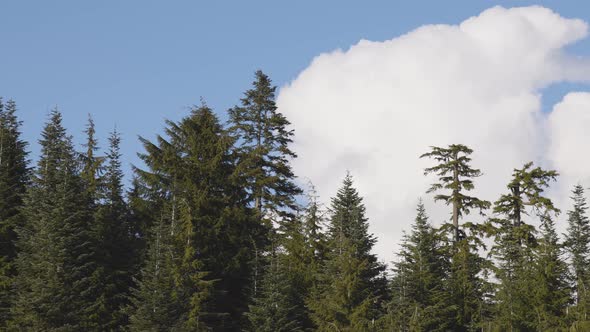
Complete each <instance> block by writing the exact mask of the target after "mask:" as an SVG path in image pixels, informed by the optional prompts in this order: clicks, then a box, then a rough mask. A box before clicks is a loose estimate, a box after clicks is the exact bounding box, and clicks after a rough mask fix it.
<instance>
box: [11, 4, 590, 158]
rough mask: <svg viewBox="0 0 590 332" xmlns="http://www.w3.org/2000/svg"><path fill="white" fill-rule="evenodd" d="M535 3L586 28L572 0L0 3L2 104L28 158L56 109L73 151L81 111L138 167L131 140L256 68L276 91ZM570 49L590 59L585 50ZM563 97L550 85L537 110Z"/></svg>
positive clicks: (586, 10)
mask: <svg viewBox="0 0 590 332" xmlns="http://www.w3.org/2000/svg"><path fill="white" fill-rule="evenodd" d="M531 4H539V5H543V6H546V7H548V8H551V9H553V10H555V11H556V12H558V13H559V14H560V15H562V16H565V17H576V18H581V19H583V20H585V21H590V4H589V3H587V2H580V1H540V2H532V1H499V2H491V1H473V0H469V1H350V2H347V1H289V2H288V1H231V2H230V1H207V2H205V1H94V2H82V1H36V2H33V1H4V2H2V3H1V4H0V13H1V17H2V19H0V96H4V97H5V98H13V99H15V100H16V102H17V104H18V105H19V109H20V113H19V115H20V118H21V119H22V120H23V121H24V127H23V131H24V138H25V139H26V140H28V141H30V142H31V143H32V144H31V150H32V151H33V156H34V155H35V153H36V151H37V150H38V149H37V146H36V141H37V139H38V133H39V132H40V130H41V128H42V126H43V122H44V121H45V120H46V117H47V114H48V112H49V110H50V109H51V108H53V107H54V106H56V105H57V106H58V108H59V109H60V111H61V112H62V113H63V114H64V118H65V124H66V126H67V127H68V129H69V131H70V133H71V134H73V135H74V136H75V138H76V141H77V142H79V141H80V140H81V139H82V138H83V135H82V131H83V129H84V124H85V121H86V117H87V114H88V113H90V114H92V116H93V117H94V119H95V122H96V125H97V130H98V131H99V132H100V137H101V138H102V143H103V145H104V144H105V142H106V140H105V139H104V138H105V137H106V136H107V133H108V131H110V130H111V129H112V128H113V127H114V125H115V124H116V126H117V128H118V130H119V131H121V132H122V133H123V139H124V143H123V153H124V155H125V161H126V162H133V163H136V162H137V158H136V156H135V154H136V153H137V152H139V151H140V150H141V148H140V146H139V143H138V141H137V138H136V137H137V135H142V136H144V137H147V138H152V137H153V136H154V135H155V133H158V132H160V131H161V129H162V126H163V120H164V119H165V118H169V119H172V120H176V119H179V118H181V117H182V116H183V115H185V114H186V113H187V112H186V109H187V107H188V106H190V105H192V104H197V103H199V98H200V97H201V96H202V97H204V98H205V100H206V101H207V103H208V104H209V105H210V106H211V107H213V108H214V109H215V110H216V111H217V112H218V113H220V115H222V114H223V113H224V111H225V110H226V109H227V108H229V107H231V106H232V105H234V104H236V103H237V102H238V101H239V98H240V97H241V94H242V92H243V91H244V90H245V89H247V88H248V87H249V84H250V82H251V81H252V76H253V72H254V71H255V70H256V69H258V68H260V69H262V70H264V71H265V72H267V73H268V74H269V75H270V76H271V78H272V79H273V80H274V82H275V83H276V84H277V85H279V86H281V85H283V84H285V83H287V82H289V81H290V80H292V79H294V78H295V77H296V75H297V74H298V73H299V72H300V71H301V70H303V69H304V68H305V67H306V66H307V65H308V64H309V63H310V61H311V60H312V59H313V57H314V56H316V55H318V54H320V53H322V52H328V51H331V50H334V49H337V48H342V49H347V48H348V47H349V46H351V45H353V44H355V43H357V42H358V41H359V40H360V39H369V40H376V41H381V40H386V39H391V38H394V37H396V36H399V35H400V34H404V33H406V32H408V31H410V30H412V29H414V28H417V27H419V26H421V25H424V24H433V23H448V24H456V23H459V22H461V21H463V20H464V19H465V18H467V17H470V16H473V15H477V14H479V13H480V12H481V11H482V10H484V9H486V8H489V7H492V6H493V5H503V6H505V7H511V6H525V5H531ZM571 48H573V49H574V50H575V52H576V54H580V55H584V54H590V42H588V41H583V42H581V43H578V44H576V45H574V46H572V47H571ZM573 87H576V88H577V89H584V88H587V87H585V86H584V85H573ZM571 88H572V85H570V84H563V85H559V86H556V87H553V88H551V89H549V90H548V91H547V94H546V96H544V101H546V102H547V103H546V104H547V105H550V104H553V103H555V102H556V101H558V100H560V99H561V96H562V95H563V94H564V93H565V92H566V91H567V90H569V89H571ZM585 90H587V89H585ZM222 117H223V115H222ZM126 169H127V170H128V169H129V165H126Z"/></svg>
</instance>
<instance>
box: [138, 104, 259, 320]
mask: <svg viewBox="0 0 590 332" xmlns="http://www.w3.org/2000/svg"><path fill="white" fill-rule="evenodd" d="M167 125H168V126H167V128H166V133H167V136H168V137H169V139H165V138H163V137H158V142H157V144H155V143H152V142H149V141H147V140H145V139H142V142H143V144H144V147H145V149H146V153H145V154H143V155H142V159H143V160H144V162H145V163H146V164H147V166H148V167H149V168H150V171H149V172H147V171H139V173H140V175H141V176H142V178H143V180H144V181H146V182H148V183H149V184H150V185H151V186H152V187H155V188H157V189H158V190H160V191H161V192H162V196H163V197H164V199H165V201H166V202H165V203H166V204H165V205H164V206H165V207H166V208H167V209H168V211H167V212H165V214H166V215H168V216H170V217H169V218H167V220H169V223H170V225H169V226H168V228H169V229H170V236H171V244H170V250H171V257H172V259H173V260H172V264H173V265H172V267H173V275H174V287H175V290H173V291H172V290H171V291H169V292H170V293H175V294H176V297H177V298H178V302H179V303H185V305H184V306H181V307H179V308H178V310H179V311H180V314H179V319H181V320H182V321H181V322H179V325H178V326H183V327H184V328H189V329H193V328H197V326H199V328H205V327H208V328H214V329H225V330H239V329H240V327H241V320H242V316H243V313H244V312H245V311H246V309H247V302H248V301H247V295H248V292H247V291H248V289H249V277H250V262H251V261H252V256H253V255H252V254H253V248H252V242H251V238H253V237H256V236H257V233H259V232H260V227H259V226H257V225H258V224H257V223H254V219H253V218H252V217H251V212H250V210H249V209H248V208H247V207H246V204H247V201H246V195H245V192H244V190H243V189H242V188H241V187H240V185H241V184H242V181H241V177H240V176H239V174H237V173H236V172H235V168H234V165H235V156H234V154H233V153H232V151H231V148H232V146H233V143H234V141H233V138H231V137H230V136H228V135H227V134H226V132H225V131H224V130H223V128H222V127H221V125H220V124H219V122H218V120H217V117H216V116H215V115H214V114H213V112H212V111H211V110H210V109H209V108H208V107H207V106H205V105H202V106H201V107H198V108H195V109H193V110H192V111H191V114H190V115H189V116H188V117H186V118H184V119H182V120H181V121H180V122H178V123H175V122H172V121H168V122H167ZM152 241H153V240H152ZM152 247H153V244H152ZM148 263H149V260H148ZM154 273H155V272H154ZM144 278H145V273H144ZM150 278H152V279H153V278H156V276H151V277H150V276H148V280H147V281H146V280H143V281H142V285H143V284H145V283H146V282H150V281H149V280H151V279H150ZM140 290H141V287H140ZM162 291H165V290H162ZM142 294H143V292H142ZM136 303H137V301H136ZM139 303H141V301H139ZM138 310H142V309H141V308H139V309H138Z"/></svg>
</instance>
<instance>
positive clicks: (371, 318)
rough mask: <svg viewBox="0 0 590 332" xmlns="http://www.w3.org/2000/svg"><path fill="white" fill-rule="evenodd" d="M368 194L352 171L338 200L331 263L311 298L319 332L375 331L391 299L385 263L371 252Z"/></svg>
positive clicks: (330, 237)
mask: <svg viewBox="0 0 590 332" xmlns="http://www.w3.org/2000/svg"><path fill="white" fill-rule="evenodd" d="M374 243H375V237H374V236H373V235H372V234H370V233H369V232H368V220H367V218H366V217H365V207H364V205H363V203H362V198H361V197H360V196H359V194H358V192H357V191H356V189H355V188H354V187H353V182H352V177H351V176H350V175H349V174H347V175H346V177H345V179H344V181H343V185H342V187H341V188H340V189H339V190H338V193H337V194H336V197H334V198H333V199H332V205H331V218H330V223H329V230H328V253H327V258H326V263H325V265H324V267H323V269H322V271H321V273H320V274H319V276H318V282H319V285H318V287H317V289H316V290H315V292H314V294H312V296H311V297H310V300H309V306H310V308H311V310H312V313H311V318H312V320H313V321H314V323H315V324H316V326H317V328H318V331H333V330H338V331H372V330H375V329H376V328H377V326H376V321H377V320H378V319H379V318H380V316H381V314H382V304H383V301H384V300H386V299H387V295H388V294H387V284H386V280H385V278H384V277H383V272H384V269H385V267H384V265H382V264H381V263H379V262H378V261H377V257H376V256H375V255H374V254H372V253H371V249H372V247H373V245H374Z"/></svg>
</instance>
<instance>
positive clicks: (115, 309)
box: [89, 131, 134, 330]
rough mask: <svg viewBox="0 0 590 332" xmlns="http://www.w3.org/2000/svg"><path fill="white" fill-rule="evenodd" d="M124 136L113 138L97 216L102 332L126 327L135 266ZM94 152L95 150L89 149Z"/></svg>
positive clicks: (94, 312)
mask: <svg viewBox="0 0 590 332" xmlns="http://www.w3.org/2000/svg"><path fill="white" fill-rule="evenodd" d="M120 143H121V137H120V135H119V133H117V132H116V131H114V132H113V133H111V135H110V137H109V150H108V152H107V155H106V158H104V159H103V160H104V161H105V162H106V165H104V167H103V170H104V174H103V175H102V176H101V178H100V179H99V181H98V182H99V183H100V187H98V188H97V190H98V189H100V190H99V191H98V192H97V193H96V194H94V195H95V196H97V197H98V198H100V203H99V206H98V207H97V208H96V212H95V214H94V222H95V226H94V230H95V234H96V244H95V245H96V253H95V260H96V263H97V265H98V266H97V267H98V268H97V271H96V272H95V278H96V279H97V282H98V283H99V288H100V290H98V291H97V293H98V296H97V299H96V302H95V304H94V308H93V310H92V315H93V318H94V319H95V320H96V322H97V324H98V325H99V328H100V329H101V330H112V329H115V328H116V327H118V326H123V325H125V324H126V317H125V315H124V314H123V312H122V309H123V308H124V307H125V306H126V305H127V298H128V290H129V288H130V286H131V276H132V274H131V273H132V270H133V264H134V251H133V240H134V238H133V237H132V231H133V230H132V227H131V225H130V224H129V219H128V213H127V205H126V202H125V200H124V198H123V171H122V170H121V160H120V158H121V152H120V147H119V145H120ZM89 151H91V149H89Z"/></svg>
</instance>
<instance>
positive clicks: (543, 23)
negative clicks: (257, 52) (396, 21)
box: [277, 7, 590, 261]
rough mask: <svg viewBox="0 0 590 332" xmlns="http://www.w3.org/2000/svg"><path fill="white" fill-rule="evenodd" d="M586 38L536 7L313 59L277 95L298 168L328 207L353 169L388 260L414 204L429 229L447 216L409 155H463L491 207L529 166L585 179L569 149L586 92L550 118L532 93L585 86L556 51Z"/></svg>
mask: <svg viewBox="0 0 590 332" xmlns="http://www.w3.org/2000/svg"><path fill="white" fill-rule="evenodd" d="M587 30H588V25H587V24H586V23H585V22H583V21H581V20H577V19H568V18H563V17H561V16H560V15H558V14H556V13H554V12H552V11H551V10H549V9H546V8H542V7H524V8H512V9H505V8H502V7H494V8H491V9H488V10H486V11H484V12H482V13H481V14H480V15H478V16H476V17H472V18H469V19H467V20H465V21H463V22H462V23H460V24H459V25H428V26H423V27H420V28H418V29H416V30H414V31H411V32H409V33H407V34H405V35H403V36H399V37H396V38H393V39H391V40H387V41H367V40H361V41H359V42H358V43H357V44H356V45H353V46H352V47H350V49H348V50H335V51H333V52H330V53H326V54H321V55H319V56H317V57H316V58H315V59H313V61H312V62H311V64H310V65H309V66H308V67H307V68H306V69H305V70H303V71H302V72H301V73H300V74H299V75H298V77H297V78H296V79H294V80H293V81H292V82H290V83H289V84H287V85H286V86H284V87H283V88H282V89H281V90H280V93H279V96H278V98H277V103H278V106H279V109H280V111H281V112H283V113H284V114H285V115H286V116H287V117H288V118H289V119H290V120H291V122H292V124H293V128H294V129H295V131H296V140H295V146H294V147H295V150H296V151H297V153H298V154H299V158H298V159H297V160H296V161H295V163H294V168H295V171H296V172H297V174H299V175H300V177H302V178H309V179H311V181H312V182H313V183H314V184H315V185H316V187H317V189H318V191H319V193H320V194H321V196H322V198H323V200H324V201H325V202H329V197H330V196H332V195H333V194H334V193H335V191H336V189H337V188H338V186H339V185H340V182H341V180H342V177H343V176H344V174H345V171H346V170H350V171H351V173H352V174H353V176H354V177H355V179H356V184H357V186H358V188H359V190H360V192H361V194H362V195H363V196H364V197H365V203H366V205H367V209H368V214H369V217H370V220H371V231H372V232H374V233H375V235H377V236H378V238H379V242H378V244H377V246H376V248H375V250H376V252H377V253H378V254H379V255H380V257H382V258H383V260H386V261H391V260H392V259H393V258H394V255H393V250H394V249H395V248H396V244H397V243H398V242H399V240H400V238H401V234H402V231H403V230H407V229H408V228H409V225H410V223H411V222H412V220H413V218H414V215H415V205H416V203H417V201H418V198H419V197H423V198H424V199H425V202H426V203H427V208H428V211H429V214H430V216H431V220H432V221H433V222H435V223H439V222H441V221H442V220H446V219H448V218H449V214H448V212H449V209H448V208H447V207H445V206H443V205H442V204H434V203H433V202H432V200H431V199H430V197H429V196H428V195H426V194H425V191H426V189H427V188H428V184H429V183H430V182H432V180H433V179H432V178H426V177H424V176H423V173H422V170H423V169H424V167H427V166H428V165H430V164H431V162H430V161H428V160H421V159H419V158H418V156H419V155H420V154H421V153H423V152H426V151H427V150H428V147H429V146H431V145H437V146H444V145H447V144H452V143H462V144H466V145H469V146H470V147H472V148H473V149H474V150H475V153H474V154H473V166H475V167H477V168H480V169H481V170H482V171H483V172H484V174H485V175H484V176H483V177H481V178H478V179H477V181H476V186H477V187H476V190H475V191H474V194H475V195H478V196H480V197H481V198H484V199H488V200H490V201H493V200H495V199H496V198H497V197H498V196H499V194H500V193H502V192H504V191H505V185H506V183H507V181H508V180H509V177H510V174H511V172H512V169H513V168H515V167H519V166H521V165H522V164H524V163H525V162H527V161H530V160H533V161H536V162H538V163H541V164H545V165H552V166H553V165H554V166H555V167H557V168H558V170H559V171H560V172H561V173H562V174H564V177H566V178H568V179H570V178H572V179H576V178H579V177H583V176H588V174H590V159H589V158H586V159H583V160H582V159H579V158H578V150H579V149H580V148H582V147H583V144H584V141H587V138H588V134H587V131H584V128H590V95H589V94H572V95H568V96H567V97H566V98H565V99H564V101H563V102H562V103H560V104H559V105H557V106H556V107H555V110H554V111H553V112H552V113H551V115H550V116H547V115H546V114H543V113H542V111H541V92H540V91H541V89H542V88H544V87H547V86H549V85H551V84H553V83H557V82H563V81H586V80H588V79H589V78H590V64H589V63H588V61H587V60H584V59H580V58H579V57H575V56H571V55H568V54H567V53H566V52H564V47H566V46H567V45H570V44H572V43H574V42H576V41H578V40H580V39H583V38H585V37H586V36H587V33H588V32H587ZM568 181H571V180H568ZM564 192H566V191H564ZM470 218H475V219H477V217H476V216H470Z"/></svg>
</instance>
